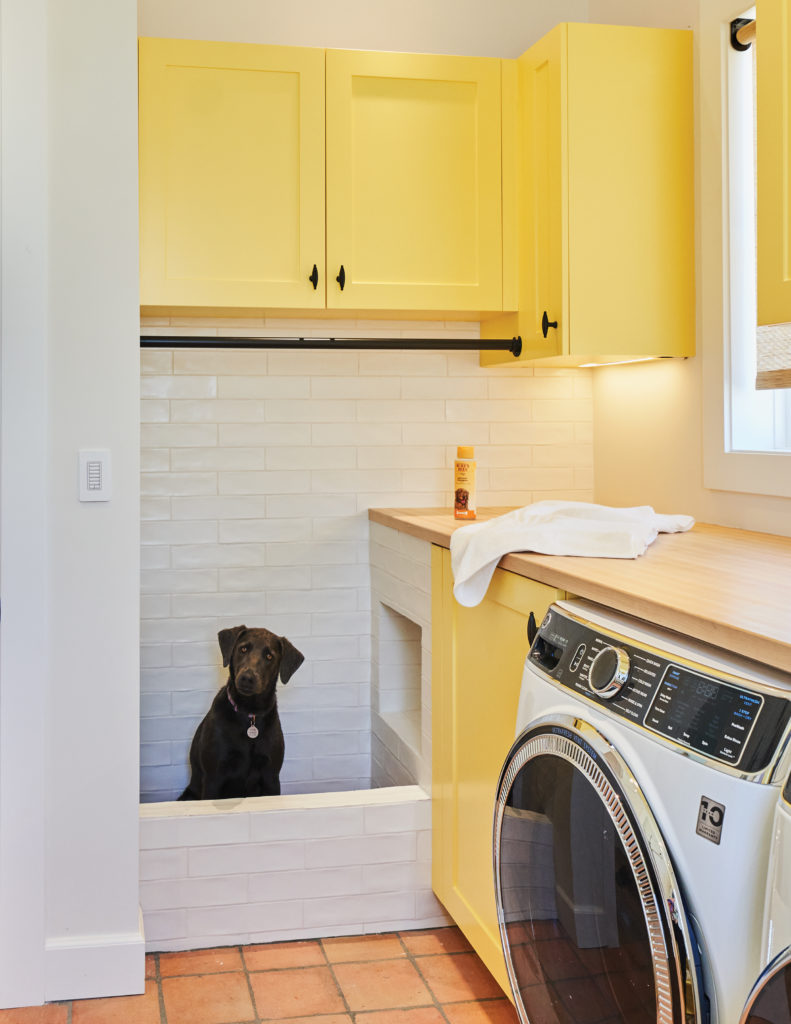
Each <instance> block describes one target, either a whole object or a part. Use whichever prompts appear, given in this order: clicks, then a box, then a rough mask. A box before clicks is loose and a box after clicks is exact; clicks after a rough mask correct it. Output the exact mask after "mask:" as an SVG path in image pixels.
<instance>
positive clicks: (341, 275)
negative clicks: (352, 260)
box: [335, 263, 346, 291]
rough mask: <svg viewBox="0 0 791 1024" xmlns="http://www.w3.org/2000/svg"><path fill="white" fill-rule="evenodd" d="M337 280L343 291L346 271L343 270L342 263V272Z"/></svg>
mask: <svg viewBox="0 0 791 1024" xmlns="http://www.w3.org/2000/svg"><path fill="white" fill-rule="evenodd" d="M335 280H336V281H337V282H338V284H339V285H340V286H341V291H343V286H344V285H345V284H346V271H345V270H344V269H343V264H342V263H341V272H340V274H338V276H337V277H336V278H335Z"/></svg>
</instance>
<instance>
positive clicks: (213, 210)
mask: <svg viewBox="0 0 791 1024" xmlns="http://www.w3.org/2000/svg"><path fill="white" fill-rule="evenodd" d="M139 66H140V233H141V242H140V246H141V253H140V257H141V282H140V288H141V296H140V301H141V304H142V305H143V306H144V307H154V308H169V307H209V308H216V307H225V308H230V309H245V308H250V307H257V308H260V307H270V308H271V307H275V308H277V307H294V308H304V309H320V308H323V307H324V304H325V280H324V51H323V50H312V49H307V48H304V49H303V48H299V49H297V48H292V47H281V46H256V45H249V44H241V43H214V42H195V41H190V40H180V39H141V40H140V54H139ZM314 264H315V266H316V273H317V275H318V280H317V283H318V287H316V288H314V285H313V282H312V281H310V280H309V277H310V275H311V274H312V270H313V266H314Z"/></svg>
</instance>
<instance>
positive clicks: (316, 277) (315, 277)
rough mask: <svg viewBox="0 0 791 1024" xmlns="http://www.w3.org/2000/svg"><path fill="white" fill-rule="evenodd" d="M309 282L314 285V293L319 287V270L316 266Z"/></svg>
mask: <svg viewBox="0 0 791 1024" xmlns="http://www.w3.org/2000/svg"><path fill="white" fill-rule="evenodd" d="M308 281H310V283H311V284H312V285H313V291H314V292H315V291H316V289H317V288H318V286H319V268H318V267H317V266H316V264H315V263H314V264H313V273H312V274H311V275H310V277H309V278H308Z"/></svg>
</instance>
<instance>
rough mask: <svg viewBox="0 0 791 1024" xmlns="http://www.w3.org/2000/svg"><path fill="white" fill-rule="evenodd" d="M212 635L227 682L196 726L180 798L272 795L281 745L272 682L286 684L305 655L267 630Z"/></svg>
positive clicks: (238, 629) (242, 629) (242, 628)
mask: <svg viewBox="0 0 791 1024" xmlns="http://www.w3.org/2000/svg"><path fill="white" fill-rule="evenodd" d="M217 639H218V640H219V642H220V650H221V651H222V663H223V666H229V672H228V683H227V685H226V686H225V687H224V688H223V689H222V690H220V692H219V693H218V694H217V696H216V697H215V698H214V701H213V702H212V706H211V707H210V708H209V710H208V712H207V714H206V717H205V718H204V719H203V721H202V722H201V723H200V725H199V726H198V728H197V729H196V730H195V736H194V737H193V740H192V746H191V747H190V768H191V771H192V775H191V777H190V782H189V785H188V786H187V788H186V789H185V790H184V792H183V793H182V794H181V796H180V797H179V800H222V799H224V798H226V797H240V796H270V795H272V794H274V795H277V794H278V793H280V768H281V766H282V764H283V753H284V750H285V743H284V742H283V730H282V729H281V727H280V718H279V716H278V713H277V683H278V680H280V681H281V682H283V683H287V682H288V680H289V679H290V678H291V677H292V676H293V674H294V673H295V672H296V670H297V669H298V668H299V666H300V665H301V664H302V662H303V661H304V656H303V655H302V654H300V652H299V651H298V650H297V649H296V647H294V646H293V644H291V643H290V642H289V641H288V640H286V638H285V637H284V636H275V634H274V633H270V632H269V630H268V629H248V628H247V626H234V627H233V629H221V630H220V632H219V633H218V634H217Z"/></svg>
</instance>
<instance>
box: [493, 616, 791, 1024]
mask: <svg viewBox="0 0 791 1024" xmlns="http://www.w3.org/2000/svg"><path fill="white" fill-rule="evenodd" d="M790 730H791V678H789V677H788V676H787V675H785V674H783V673H779V672H775V671H773V670H769V669H767V668H764V667H762V666H760V665H757V664H756V663H755V662H748V661H746V660H745V659H741V658H738V657H736V656H729V655H727V654H726V653H725V652H723V651H721V650H719V649H717V648H713V647H707V646H705V645H703V644H700V643H697V642H695V641H691V640H686V639H685V638H682V637H680V636H679V635H678V634H675V633H670V632H668V631H666V630H662V629H659V628H657V627H653V626H650V625H648V624H646V623H644V622H641V621H640V620H637V619H631V618H629V617H626V616H622V615H619V614H617V613H614V612H610V611H608V610H606V609H604V608H601V607H599V606H596V605H593V604H590V603H589V602H585V601H561V602H557V603H556V604H554V605H553V606H552V607H551V608H550V610H549V612H548V613H547V616H546V618H545V619H544V621H543V623H542V624H541V626H540V628H539V630H538V633H537V635H536V637H535V639H534V640H533V643H532V646H531V649H530V653H529V655H528V657H527V660H526V663H525V670H524V677H523V682H522V690H521V695H520V701H519V711H518V722H517V739H516V742H515V743H514V745H513V747H512V749H511V751H510V753H509V754H508V756H507V758H506V761H505V764H504V766H503V770H502V773H501V777H500V782H499V786H498V792H497V797H496V804H495V816H494V868H495V890H496V897H497V910H498V915H499V921H500V933H501V936H502V941H503V950H504V954H505V960H506V966H507V969H508V974H509V979H510V982H511V987H512V991H513V995H514V1001H515V1004H516V1007H517V1010H518V1012H519V1016H520V1019H521V1020H522V1022H523V1024H593V1022H601V1024H707V1022H709V1021H710V1022H711V1024H738V1022H739V1020H740V1018H741V1017H742V1013H743V1011H744V1009H745V1004H746V1001H747V999H748V997H749V994H750V991H751V989H752V987H753V985H754V983H755V980H756V978H757V977H758V976H759V973H760V971H761V968H762V966H763V963H764V962H765V960H764V958H763V955H762V932H763V929H764V907H765V902H766V890H767V871H768V863H769V851H770V844H771V835H772V827H773V826H772V822H773V819H774V815H775V811H776V806H777V802H778V797H779V794H780V790H781V787H782V782H783V781H785V778H786V777H787V775H788V769H789V758H790V757H791V744H789V736H790V735H791V732H790Z"/></svg>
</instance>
